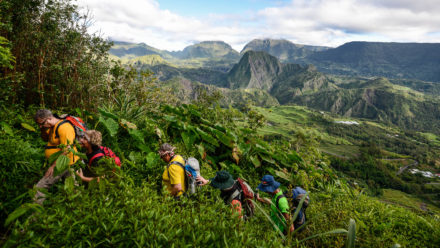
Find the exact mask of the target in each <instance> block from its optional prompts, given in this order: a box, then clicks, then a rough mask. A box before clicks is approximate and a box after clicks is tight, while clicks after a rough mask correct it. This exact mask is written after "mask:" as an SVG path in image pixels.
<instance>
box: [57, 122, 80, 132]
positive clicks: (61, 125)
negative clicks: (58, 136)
mask: <svg viewBox="0 0 440 248" xmlns="http://www.w3.org/2000/svg"><path fill="white" fill-rule="evenodd" d="M55 128H58V133H60V132H61V133H64V132H75V129H74V128H73V126H72V125H70V124H69V123H68V121H65V120H60V121H59V122H57V124H56V125H55Z"/></svg>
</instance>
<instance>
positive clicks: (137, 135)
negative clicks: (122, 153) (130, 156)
mask: <svg viewBox="0 0 440 248" xmlns="http://www.w3.org/2000/svg"><path fill="white" fill-rule="evenodd" d="M127 131H128V133H129V134H130V136H131V137H132V138H133V139H134V140H136V141H137V142H139V143H141V144H145V140H144V134H143V133H142V131H141V130H138V129H127Z"/></svg>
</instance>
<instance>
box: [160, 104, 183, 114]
mask: <svg viewBox="0 0 440 248" xmlns="http://www.w3.org/2000/svg"><path fill="white" fill-rule="evenodd" d="M163 109H164V112H165V113H173V114H175V115H178V116H183V111H182V110H181V109H179V108H175V107H172V106H170V105H165V106H164V107H163Z"/></svg>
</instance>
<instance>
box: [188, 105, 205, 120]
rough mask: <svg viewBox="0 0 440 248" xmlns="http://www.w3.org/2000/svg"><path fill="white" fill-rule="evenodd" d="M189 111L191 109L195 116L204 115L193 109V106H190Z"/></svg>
mask: <svg viewBox="0 0 440 248" xmlns="http://www.w3.org/2000/svg"><path fill="white" fill-rule="evenodd" d="M188 111H189V112H190V113H191V114H192V115H194V116H197V117H199V118H201V117H202V114H200V112H199V111H197V110H195V109H193V108H192V107H189V108H188Z"/></svg>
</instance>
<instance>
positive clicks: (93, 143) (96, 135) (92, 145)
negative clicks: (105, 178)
mask: <svg viewBox="0 0 440 248" xmlns="http://www.w3.org/2000/svg"><path fill="white" fill-rule="evenodd" d="M78 141H79V144H80V145H81V147H83V148H85V149H86V155H87V161H86V164H87V167H86V168H85V169H84V170H82V169H79V170H78V171H76V174H77V175H78V176H79V177H80V178H81V180H82V181H84V182H90V181H92V180H93V179H96V180H97V181H98V182H99V177H98V175H96V174H95V172H93V169H92V168H93V167H96V166H97V165H98V161H99V160H100V159H102V158H103V157H105V152H104V151H103V150H102V148H101V143H102V134H101V132H99V131H96V130H87V131H85V132H84V133H83V134H82V135H80V136H79V137H78Z"/></svg>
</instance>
